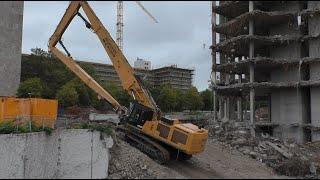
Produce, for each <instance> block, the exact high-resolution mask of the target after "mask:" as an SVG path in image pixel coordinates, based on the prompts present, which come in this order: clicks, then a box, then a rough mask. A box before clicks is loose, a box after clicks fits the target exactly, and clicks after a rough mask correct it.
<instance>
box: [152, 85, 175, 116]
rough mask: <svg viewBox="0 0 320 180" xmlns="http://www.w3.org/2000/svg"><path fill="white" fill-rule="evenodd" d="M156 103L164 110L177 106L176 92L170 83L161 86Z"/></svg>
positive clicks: (170, 109)
mask: <svg viewBox="0 0 320 180" xmlns="http://www.w3.org/2000/svg"><path fill="white" fill-rule="evenodd" d="M157 104H158V105H159V107H160V109H161V110H162V111H164V112H168V111H172V110H174V109H175V108H176V106H177V93H176V92H175V90H174V89H173V88H172V87H171V86H170V85H165V86H162V88H161V90H160V94H159V96H158V98H157Z"/></svg>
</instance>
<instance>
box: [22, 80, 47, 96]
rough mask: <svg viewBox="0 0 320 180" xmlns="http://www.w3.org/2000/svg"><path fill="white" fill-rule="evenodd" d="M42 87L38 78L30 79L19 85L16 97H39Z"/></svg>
mask: <svg viewBox="0 0 320 180" xmlns="http://www.w3.org/2000/svg"><path fill="white" fill-rule="evenodd" d="M42 93H43V86H42V83H41V80H40V78H30V79H27V80H25V81H23V82H22V83H20V86H19V89H18V93H17V95H18V97H22V98H26V97H41V95H42Z"/></svg>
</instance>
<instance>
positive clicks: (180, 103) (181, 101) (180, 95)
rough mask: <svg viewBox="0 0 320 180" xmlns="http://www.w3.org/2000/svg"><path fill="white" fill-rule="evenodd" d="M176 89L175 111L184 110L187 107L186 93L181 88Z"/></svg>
mask: <svg viewBox="0 0 320 180" xmlns="http://www.w3.org/2000/svg"><path fill="white" fill-rule="evenodd" d="M175 91H176V97H177V98H176V100H177V103H176V107H175V111H183V110H184V109H185V104H186V98H185V96H186V95H185V93H184V92H183V91H181V90H179V89H177V90H175Z"/></svg>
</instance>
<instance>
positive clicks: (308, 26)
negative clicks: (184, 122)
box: [211, 1, 320, 143]
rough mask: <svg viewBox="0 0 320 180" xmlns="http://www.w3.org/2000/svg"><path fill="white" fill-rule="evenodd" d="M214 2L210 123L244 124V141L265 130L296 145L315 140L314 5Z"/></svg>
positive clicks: (319, 7) (319, 26) (317, 22)
mask: <svg viewBox="0 0 320 180" xmlns="http://www.w3.org/2000/svg"><path fill="white" fill-rule="evenodd" d="M219 3H220V4H219V5H216V2H215V1H214V2H213V3H212V17H213V18H212V19H214V20H212V46H211V49H212V75H211V76H212V77H211V79H212V89H213V93H214V97H215V99H218V102H216V101H215V100H214V111H215V112H214V114H215V116H214V121H215V120H216V119H217V120H224V121H243V120H244V121H247V122H249V123H248V124H249V126H250V129H251V135H252V136H255V135H256V132H257V130H258V131H259V132H260V131H261V129H263V128H267V129H269V130H270V129H271V133H272V135H273V136H276V137H279V138H281V139H293V140H295V141H296V142H298V143H303V142H306V141H315V140H320V134H319V131H318V130H317V129H319V127H320V120H319V119H320V118H319V117H320V116H319V115H320V112H317V111H318V110H317V109H318V108H319V107H320V87H319V86H320V75H319V74H320V73H319V72H320V65H319V62H320V58H319V57H320V51H319V50H318V49H319V47H320V39H319V36H320V16H319V15H320V2H314V1H299V2H298V1H259V2H258V1H220V2H219ZM216 14H219V22H220V23H219V24H216V21H215V19H216V18H215V17H216ZM216 33H219V36H220V42H219V43H217V44H216V43H215V42H216ZM216 56H218V57H219V59H220V63H217V62H216V59H215V58H216ZM216 74H219V75H220V77H219V79H218V80H216V77H217V75H216ZM265 102H267V103H265ZM216 104H217V105H218V106H216ZM261 104H263V106H264V107H263V108H265V109H267V111H265V112H267V113H268V115H267V117H268V118H263V121H260V118H259V115H258V113H257V112H258V111H259V110H260V108H261ZM246 113H250V114H249V117H245V114H246ZM216 114H217V117H216ZM310 128H311V129H312V130H310ZM307 129H308V130H307ZM268 132H270V131H268Z"/></svg>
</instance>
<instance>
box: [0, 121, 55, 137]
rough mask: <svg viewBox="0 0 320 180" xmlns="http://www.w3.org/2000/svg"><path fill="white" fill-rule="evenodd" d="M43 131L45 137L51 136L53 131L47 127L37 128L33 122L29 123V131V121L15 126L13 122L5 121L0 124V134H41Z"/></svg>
mask: <svg viewBox="0 0 320 180" xmlns="http://www.w3.org/2000/svg"><path fill="white" fill-rule="evenodd" d="M41 131H45V132H46V134H47V135H51V133H52V131H53V129H52V128H49V127H44V128H43V129H42V127H37V126H36V125H35V124H34V123H33V122H31V131H30V121H26V122H24V123H23V124H19V125H15V124H14V123H13V121H5V122H1V123H0V134H11V133H29V132H41Z"/></svg>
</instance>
